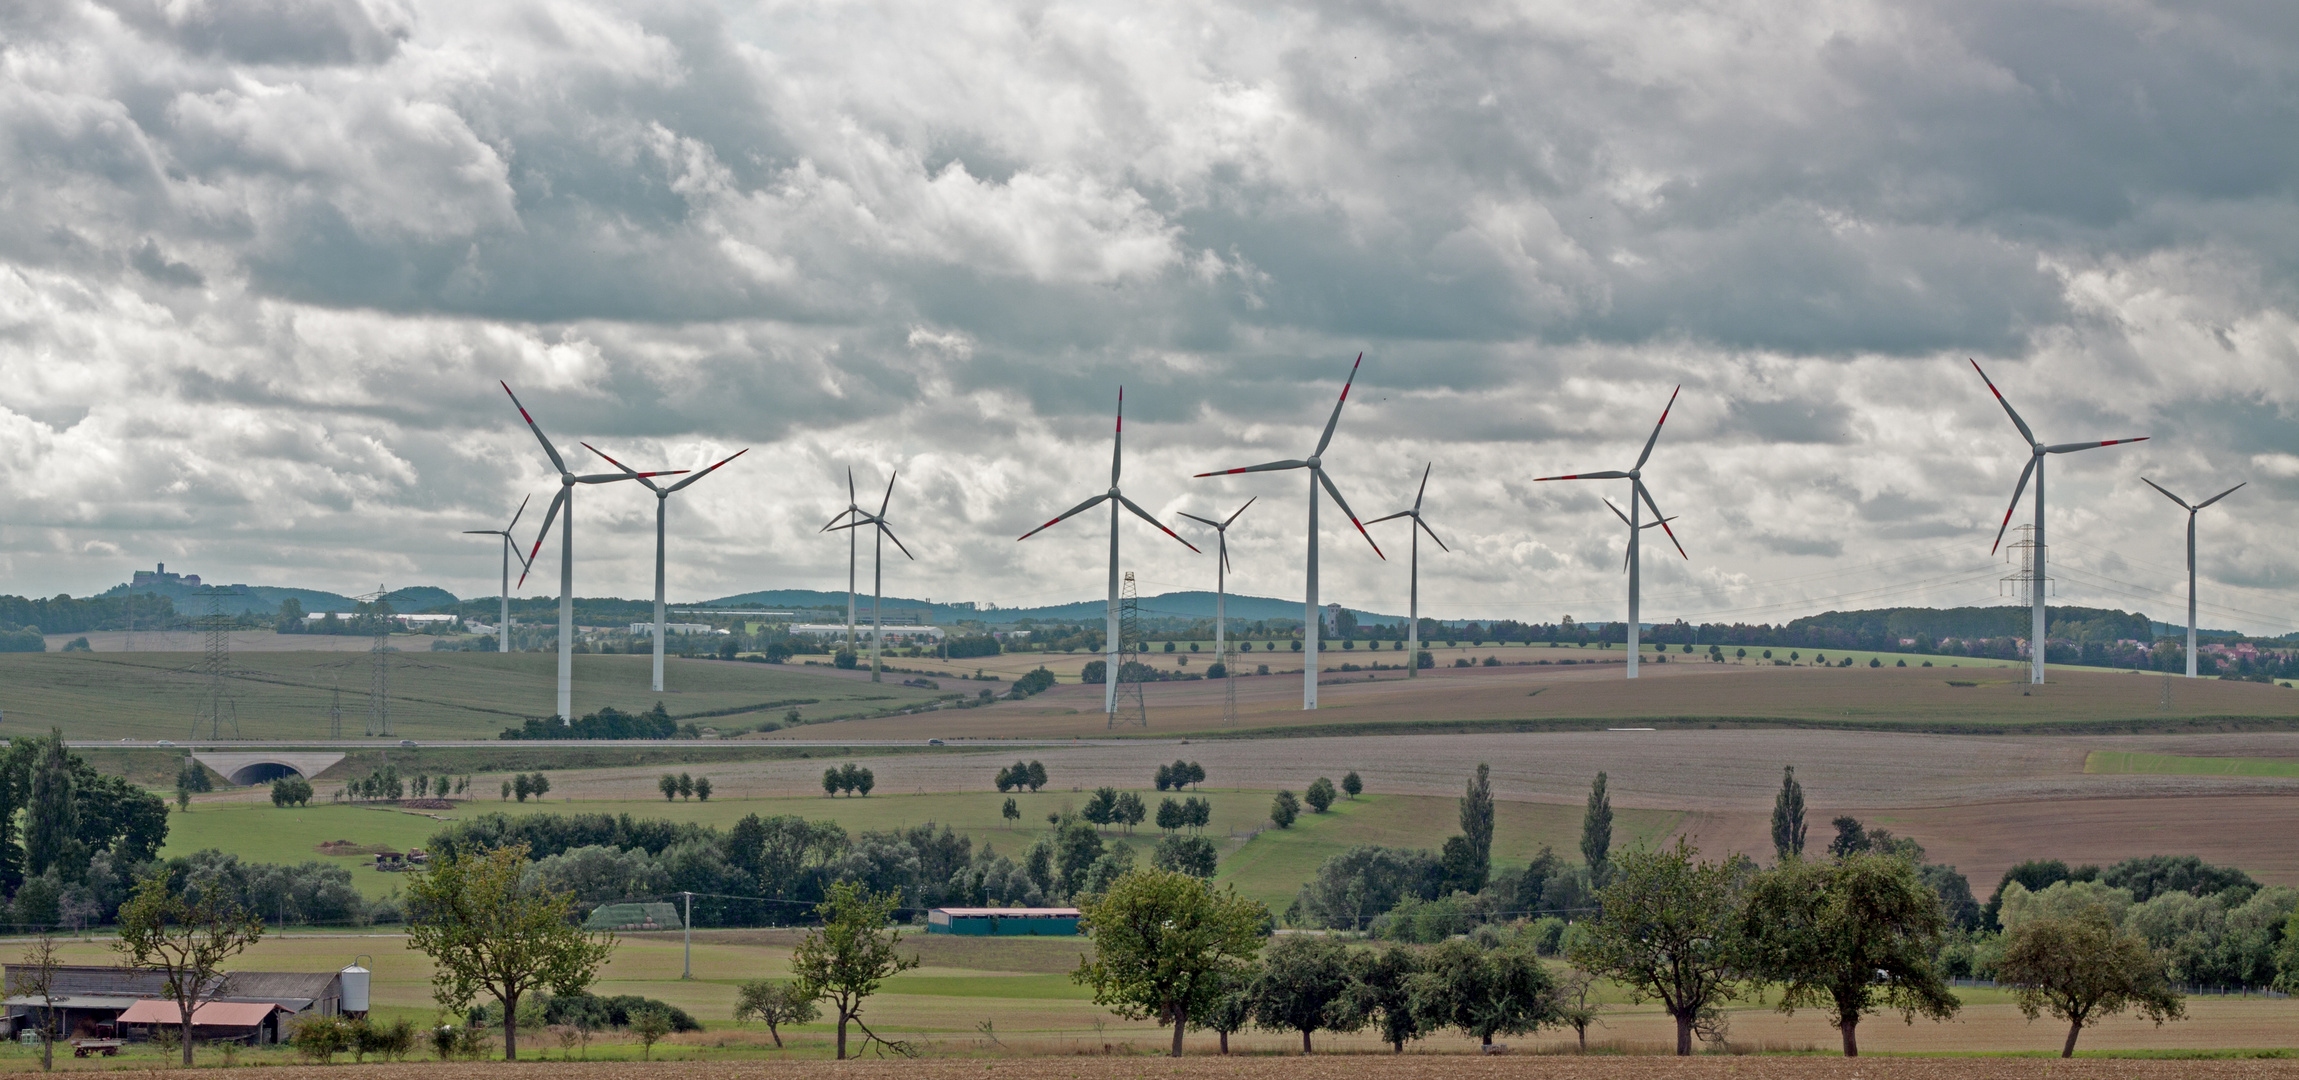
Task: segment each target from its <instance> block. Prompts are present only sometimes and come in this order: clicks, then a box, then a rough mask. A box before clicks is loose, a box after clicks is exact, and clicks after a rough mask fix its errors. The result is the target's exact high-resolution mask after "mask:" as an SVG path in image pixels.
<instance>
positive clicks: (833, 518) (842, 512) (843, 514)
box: [820, 506, 854, 532]
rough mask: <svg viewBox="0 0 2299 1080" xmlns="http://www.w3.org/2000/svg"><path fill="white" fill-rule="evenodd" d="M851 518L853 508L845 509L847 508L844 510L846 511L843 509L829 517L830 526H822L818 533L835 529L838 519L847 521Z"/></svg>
mask: <svg viewBox="0 0 2299 1080" xmlns="http://www.w3.org/2000/svg"><path fill="white" fill-rule="evenodd" d="M853 516H854V508H853V507H851V506H849V507H847V508H846V509H844V510H840V511H839V512H837V513H835V514H832V515H830V524H828V525H824V526H823V527H822V528H821V530H820V531H822V532H829V531H830V530H831V529H833V528H836V527H837V526H838V519H839V518H848V519H851V518H852V517H853Z"/></svg>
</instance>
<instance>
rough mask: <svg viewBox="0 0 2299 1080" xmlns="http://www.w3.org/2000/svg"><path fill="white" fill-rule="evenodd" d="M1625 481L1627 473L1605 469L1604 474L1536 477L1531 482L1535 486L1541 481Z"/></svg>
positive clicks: (1586, 473)
mask: <svg viewBox="0 0 2299 1080" xmlns="http://www.w3.org/2000/svg"><path fill="white" fill-rule="evenodd" d="M1626 479H1628V474H1627V473H1624V472H1622V471H1620V470H1619V469H1607V470H1605V471H1604V472H1584V473H1573V474H1571V475H1569V476H1536V477H1533V482H1534V483H1536V484H1537V483H1540V482H1541V481H1543V480H1626Z"/></svg>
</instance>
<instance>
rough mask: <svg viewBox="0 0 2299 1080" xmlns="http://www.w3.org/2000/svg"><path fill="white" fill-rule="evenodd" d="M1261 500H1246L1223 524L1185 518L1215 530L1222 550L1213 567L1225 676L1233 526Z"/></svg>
mask: <svg viewBox="0 0 2299 1080" xmlns="http://www.w3.org/2000/svg"><path fill="white" fill-rule="evenodd" d="M1259 498H1261V496H1259V495H1256V496H1254V497H1253V498H1252V499H1247V500H1245V506H1240V507H1238V508H1237V513H1236V514H1231V515H1229V516H1228V517H1226V518H1223V519H1221V520H1220V521H1215V520H1213V519H1212V518H1201V517H1199V516H1197V515H1196V514H1191V513H1186V512H1182V514H1181V516H1183V517H1185V518H1188V519H1190V520H1191V521H1195V522H1199V523H1201V524H1205V525H1210V526H1212V527H1213V531H1214V535H1215V538H1216V540H1217V541H1218V546H1219V548H1220V551H1219V553H1218V558H1216V559H1215V561H1214V564H1213V662H1214V663H1216V664H1220V665H1221V670H1222V672H1223V673H1224V674H1225V675H1226V674H1227V673H1228V671H1229V649H1228V641H1229V610H1228V609H1229V526H1230V524H1231V523H1232V522H1235V521H1236V520H1237V517H1238V514H1243V513H1245V508H1246V506H1252V505H1253V502H1254V499H1259Z"/></svg>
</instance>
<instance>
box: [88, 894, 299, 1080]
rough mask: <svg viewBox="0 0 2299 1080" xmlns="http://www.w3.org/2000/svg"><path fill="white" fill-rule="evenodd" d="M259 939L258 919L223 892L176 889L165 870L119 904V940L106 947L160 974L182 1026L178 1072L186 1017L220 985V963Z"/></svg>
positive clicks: (188, 1046)
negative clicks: (154, 969)
mask: <svg viewBox="0 0 2299 1080" xmlns="http://www.w3.org/2000/svg"><path fill="white" fill-rule="evenodd" d="M187 893H188V894H189V895H187ZM261 940H263V918H262V917H261V916H258V915H257V914H255V913H254V912H252V911H249V910H247V909H246V908H243V907H241V906H240V904H239V901H238V900H237V899H236V898H234V897H233V896H231V895H230V893H229V892H228V891H227V890H224V889H203V888H198V887H196V886H187V887H184V888H179V887H178V885H177V883H176V882H174V881H172V880H170V878H169V875H168V872H167V871H165V870H157V871H154V872H153V873H151V874H150V875H148V876H146V877H144V878H143V879H141V880H140V881H138V882H137V883H136V891H135V892H134V893H133V894H132V895H130V896H129V897H128V902H127V903H124V904H121V905H120V936H119V939H118V940H117V941H114V942H113V943H112V948H113V949H114V950H115V951H117V952H118V953H119V954H120V955H121V956H123V957H126V958H127V961H128V964H129V966H131V967H141V968H156V969H158V970H159V972H160V973H161V984H160V985H161V989H162V991H163V992H164V993H166V994H167V996H168V1000H170V1001H173V1002H175V1003H176V1008H177V1010H178V1012H177V1014H176V1016H177V1019H178V1021H179V1022H180V1023H181V1024H182V1025H183V1060H184V1068H187V1069H188V1068H191V1067H192V1017H193V1016H194V1015H195V1014H196V1013H198V1012H199V1008H200V1003H201V1002H204V1001H208V1000H211V999H212V998H213V997H214V995H215V992H216V989H217V987H218V986H219V985H220V984H221V983H222V982H223V964H224V961H226V960H229V959H231V958H232V957H234V956H237V955H239V954H240V953H242V952H245V951H247V949H248V948H249V947H250V946H252V945H254V944H255V943H256V942H258V941H261Z"/></svg>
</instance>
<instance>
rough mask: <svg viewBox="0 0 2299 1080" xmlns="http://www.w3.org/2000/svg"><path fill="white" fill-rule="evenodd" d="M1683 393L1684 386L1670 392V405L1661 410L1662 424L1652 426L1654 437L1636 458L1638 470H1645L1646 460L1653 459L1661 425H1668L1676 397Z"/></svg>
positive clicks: (1645, 442) (1646, 443)
mask: <svg viewBox="0 0 2299 1080" xmlns="http://www.w3.org/2000/svg"><path fill="white" fill-rule="evenodd" d="M1683 392H1684V387H1683V386H1682V385H1679V386H1678V387H1677V388H1676V389H1674V390H1671V391H1669V392H1668V405H1667V406H1665V407H1664V408H1662V409H1661V410H1660V424H1654V425H1653V426H1652V437H1651V438H1649V439H1646V440H1645V441H1644V453H1641V454H1638V455H1637V456H1636V467H1637V468H1639V469H1641V468H1644V463H1645V460H1646V459H1647V458H1650V457H1652V444H1654V443H1657V442H1659V441H1660V426H1661V424H1665V423H1668V413H1669V410H1670V409H1674V408H1676V395H1678V394H1681V393H1683Z"/></svg>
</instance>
